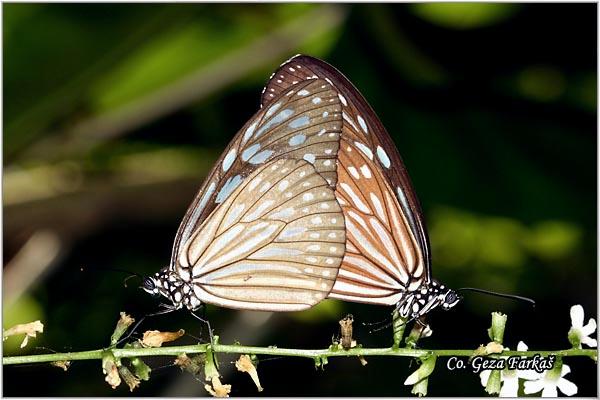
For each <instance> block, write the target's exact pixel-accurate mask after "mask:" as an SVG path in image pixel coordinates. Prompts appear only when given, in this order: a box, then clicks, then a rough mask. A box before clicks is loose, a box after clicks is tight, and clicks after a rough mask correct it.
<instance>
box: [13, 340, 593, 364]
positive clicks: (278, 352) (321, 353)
mask: <svg viewBox="0 0 600 400" xmlns="http://www.w3.org/2000/svg"><path fill="white" fill-rule="evenodd" d="M207 347H208V345H207V344H200V345H191V346H171V347H158V348H139V349H136V348H129V349H117V348H113V349H100V350H91V351H80V352H72V353H52V354H35V355H27V356H12V357H3V358H2V364H3V365H13V364H28V363H43V362H52V361H73V360H95V359H101V358H102V356H103V355H104V354H105V352H108V351H110V352H112V354H113V356H114V357H115V358H117V359H119V358H132V357H148V356H178V355H180V354H183V353H186V354H198V353H206V348H207ZM212 350H213V352H214V353H224V354H257V355H273V356H288V357H305V358H312V359H314V358H315V357H346V356H395V357H424V356H429V355H436V356H441V357H450V356H457V357H470V356H471V355H473V350H424V349H407V348H392V347H389V348H381V349H379V348H377V349H372V348H353V349H349V350H342V349H339V350H329V349H323V350H318V349H315V350H310V349H306V350H305V349H285V348H278V347H252V346H241V345H224V344H214V345H212ZM536 354H539V355H540V356H549V355H552V354H554V355H556V356H562V357H591V358H593V359H597V357H598V351H597V350H594V349H569V350H542V351H534V350H530V351H504V352H502V355H503V356H529V357H532V356H534V355H536Z"/></svg>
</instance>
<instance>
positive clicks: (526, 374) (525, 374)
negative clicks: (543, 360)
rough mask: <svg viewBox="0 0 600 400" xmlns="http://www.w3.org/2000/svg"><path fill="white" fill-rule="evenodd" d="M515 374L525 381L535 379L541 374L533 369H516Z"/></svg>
mask: <svg viewBox="0 0 600 400" xmlns="http://www.w3.org/2000/svg"><path fill="white" fill-rule="evenodd" d="M517 376H518V377H519V378H521V379H525V380H526V381H537V380H538V379H540V378H541V377H542V374H540V373H539V372H536V371H535V370H533V369H518V370H517Z"/></svg>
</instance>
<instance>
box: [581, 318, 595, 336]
mask: <svg viewBox="0 0 600 400" xmlns="http://www.w3.org/2000/svg"><path fill="white" fill-rule="evenodd" d="M579 331H580V332H581V335H582V336H590V335H591V334H592V333H594V332H596V320H595V319H594V318H590V321H589V322H588V323H587V325H585V326H583V327H582V328H581V329H580V330H579Z"/></svg>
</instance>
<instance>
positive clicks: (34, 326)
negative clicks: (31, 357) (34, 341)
mask: <svg viewBox="0 0 600 400" xmlns="http://www.w3.org/2000/svg"><path fill="white" fill-rule="evenodd" d="M38 332H40V333H41V332H44V324H42V323H41V322H40V321H39V320H37V321H33V322H30V323H28V324H19V325H15V326H13V327H11V328H8V329H7V330H5V331H4V333H3V334H2V340H6V338H8V337H9V336H14V335H22V334H25V338H24V339H23V342H22V343H21V348H23V347H25V346H27V342H28V341H29V338H30V337H32V338H34V337H35V336H36V334H37V333H38Z"/></svg>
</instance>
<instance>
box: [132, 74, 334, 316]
mask: <svg viewBox="0 0 600 400" xmlns="http://www.w3.org/2000/svg"><path fill="white" fill-rule="evenodd" d="M341 127H342V116H341V102H340V99H339V97H338V95H337V92H336V91H335V90H334V89H333V87H332V86H331V84H330V83H328V82H327V81H325V80H322V79H310V80H305V81H303V82H297V83H296V84H294V85H290V88H288V89H287V90H285V91H282V92H281V93H280V94H279V95H278V96H277V97H273V101H272V103H271V104H270V105H269V106H268V107H264V108H262V109H261V110H259V111H258V112H257V113H256V114H255V115H254V116H253V117H252V118H251V119H250V120H249V121H248V123H246V125H245V126H244V127H242V129H241V130H240V131H239V132H238V133H237V134H236V136H235V137H234V138H233V140H232V141H231V143H230V144H229V145H228V146H227V148H226V149H225V151H224V152H223V154H222V156H221V157H220V158H219V159H218V160H217V162H216V163H215V165H214V167H213V168H212V170H211V172H210V173H209V174H208V177H207V178H206V179H205V181H204V183H203V184H202V186H201V188H200V189H199V191H198V193H197V195H196V197H195V198H194V200H193V202H192V204H191V205H190V206H189V208H188V210H187V212H186V214H185V216H184V218H183V220H182V222H181V224H180V226H179V229H178V231H177V235H176V237H175V241H174V245H173V251H172V256H171V261H170V263H169V265H168V266H166V267H165V268H163V269H162V270H161V271H159V272H158V273H156V274H155V275H153V276H151V277H148V278H146V279H145V281H144V283H143V286H142V287H143V289H144V290H146V291H147V292H149V293H152V294H154V295H162V296H164V297H166V298H167V299H169V300H170V301H171V302H172V303H173V305H172V307H171V308H172V309H178V308H182V307H186V308H188V309H189V310H192V311H194V310H197V309H198V308H200V307H201V306H202V305H203V304H204V303H210V304H216V305H220V306H223V307H228V308H235V309H245V310H262V311H297V310H303V309H306V308H309V307H311V306H313V305H314V304H316V303H318V302H320V301H321V300H323V299H324V298H326V297H327V295H328V294H329V292H330V291H331V289H332V287H333V285H334V282H335V278H336V277H337V275H338V271H339V266H340V264H341V261H342V257H343V255H344V252H345V243H346V237H345V225H344V216H343V213H342V210H341V207H340V206H339V203H338V202H337V200H336V198H335V193H334V191H335V187H336V184H337V171H336V169H337V162H336V160H337V153H338V151H339V140H340V133H341Z"/></svg>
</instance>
